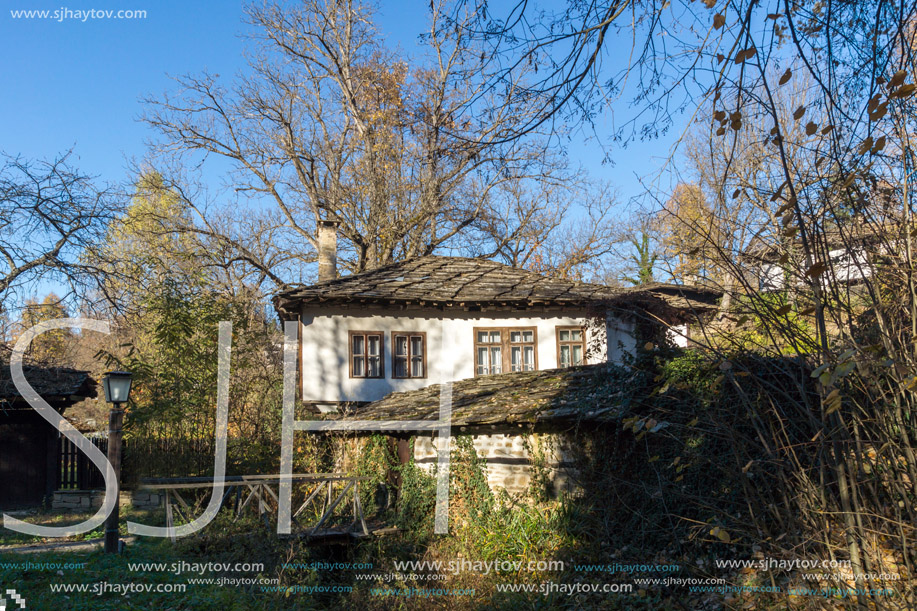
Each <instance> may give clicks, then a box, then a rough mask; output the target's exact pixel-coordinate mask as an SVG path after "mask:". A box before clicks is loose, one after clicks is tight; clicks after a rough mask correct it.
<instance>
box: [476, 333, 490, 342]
mask: <svg viewBox="0 0 917 611" xmlns="http://www.w3.org/2000/svg"><path fill="white" fill-rule="evenodd" d="M488 338H490V334H489V333H488V332H487V331H478V343H479V344H484V343H486V342H487V341H488Z"/></svg>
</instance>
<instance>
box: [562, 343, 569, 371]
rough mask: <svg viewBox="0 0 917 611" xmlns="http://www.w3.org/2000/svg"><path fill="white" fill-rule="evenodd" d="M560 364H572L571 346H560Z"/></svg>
mask: <svg viewBox="0 0 917 611" xmlns="http://www.w3.org/2000/svg"><path fill="white" fill-rule="evenodd" d="M560 366H561V367H569V366H570V346H561V347H560Z"/></svg>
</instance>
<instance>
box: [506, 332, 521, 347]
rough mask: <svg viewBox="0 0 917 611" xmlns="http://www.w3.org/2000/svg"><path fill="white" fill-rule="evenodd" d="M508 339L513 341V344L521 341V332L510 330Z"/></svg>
mask: <svg viewBox="0 0 917 611" xmlns="http://www.w3.org/2000/svg"><path fill="white" fill-rule="evenodd" d="M509 341H511V342H513V343H514V344H518V343H519V342H521V341H522V333H519V332H518V331H512V332H511V333H510V334H509Z"/></svg>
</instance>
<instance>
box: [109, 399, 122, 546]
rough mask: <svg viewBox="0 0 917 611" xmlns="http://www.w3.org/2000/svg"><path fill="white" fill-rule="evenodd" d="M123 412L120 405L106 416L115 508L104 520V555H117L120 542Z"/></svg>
mask: <svg viewBox="0 0 917 611" xmlns="http://www.w3.org/2000/svg"><path fill="white" fill-rule="evenodd" d="M123 424H124V410H123V409H121V404H117V405H116V407H113V408H112V410H111V412H110V413H109V416H108V462H110V463H111V466H112V467H113V468H114V470H115V484H116V486H115V506H114V508H113V509H112V510H111V513H110V514H108V518H107V519H106V520H105V553H106V554H117V553H118V551H119V550H118V548H119V547H120V546H119V544H120V542H121V539H120V535H119V532H118V523H119V522H120V520H121V511H120V509H121V427H122V425H123Z"/></svg>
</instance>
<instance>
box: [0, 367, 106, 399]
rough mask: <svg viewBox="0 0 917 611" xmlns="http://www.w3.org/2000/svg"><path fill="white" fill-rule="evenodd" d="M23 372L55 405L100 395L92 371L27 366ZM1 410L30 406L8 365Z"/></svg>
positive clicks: (2, 377)
mask: <svg viewBox="0 0 917 611" xmlns="http://www.w3.org/2000/svg"><path fill="white" fill-rule="evenodd" d="M23 373H25V378H26V380H27V381H28V382H29V384H31V385H32V388H34V389H35V391H36V392H37V393H38V394H39V395H41V397H42V398H43V399H44V400H45V401H47V402H48V403H50V404H51V405H55V404H70V403H75V402H76V401H78V400H80V399H83V398H86V397H94V396H96V388H95V387H96V384H95V381H94V380H93V379H92V378H91V377H90V376H89V372H88V371H78V370H76V369H67V368H62V367H39V366H36V365H25V366H24V367H23ZM0 407H4V408H8V407H24V408H28V407H29V405H28V403H26V401H25V399H23V398H22V396H21V395H20V394H19V391H18V390H16V386H15V385H14V384H13V379H12V376H11V374H10V366H9V364H8V363H0Z"/></svg>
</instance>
